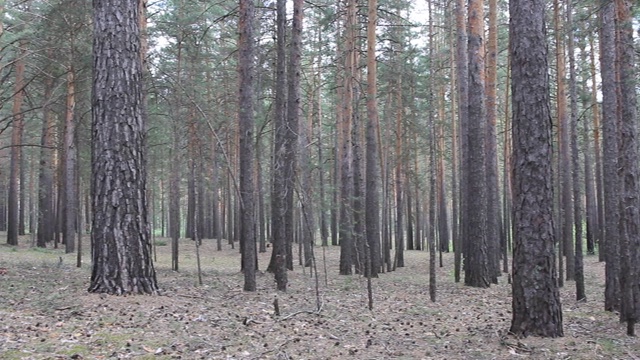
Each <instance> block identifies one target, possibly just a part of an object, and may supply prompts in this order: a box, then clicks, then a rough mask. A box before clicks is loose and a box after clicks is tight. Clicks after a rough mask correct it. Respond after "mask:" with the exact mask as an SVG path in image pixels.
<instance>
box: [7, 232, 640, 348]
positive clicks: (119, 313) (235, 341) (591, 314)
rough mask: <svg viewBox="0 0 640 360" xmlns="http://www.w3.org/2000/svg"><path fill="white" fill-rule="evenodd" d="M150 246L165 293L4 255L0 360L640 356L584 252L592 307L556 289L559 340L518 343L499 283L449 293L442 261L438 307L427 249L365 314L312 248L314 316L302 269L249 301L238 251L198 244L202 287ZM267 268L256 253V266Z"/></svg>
mask: <svg viewBox="0 0 640 360" xmlns="http://www.w3.org/2000/svg"><path fill="white" fill-rule="evenodd" d="M27 242H28V240H27V239H24V240H23V243H27ZM156 244H158V245H161V246H157V262H156V271H157V277H158V282H159V284H160V287H161V288H162V294H161V295H158V296H120V297H118V296H107V295H100V294H89V293H87V291H86V289H87V287H88V285H89V278H90V271H91V269H90V264H89V255H88V253H86V254H85V255H84V256H85V262H84V263H83V266H82V267H81V268H77V267H75V255H74V254H68V255H67V254H64V251H63V250H55V249H37V248H30V247H29V246H27V245H21V246H19V247H10V246H6V245H0V359H3V360H8V359H106V358H110V359H608V360H613V359H640V341H639V340H638V338H630V337H627V336H625V326H624V325H621V324H620V323H619V321H618V316H617V315H616V314H612V313H608V312H605V311H603V301H604V300H603V292H604V265H603V264H602V263H598V262H597V257H593V256H590V257H585V274H586V276H585V278H586V285H587V296H588V301H587V302H581V303H578V302H576V301H575V300H574V297H575V296H574V293H575V290H574V288H575V286H574V283H573V282H567V284H566V286H565V287H564V288H563V289H562V290H561V295H562V308H563V315H564V334H565V336H564V337H562V338H557V339H540V338H533V337H529V338H524V339H517V338H515V337H513V336H512V335H509V334H508V333H507V332H508V329H509V325H510V321H511V297H510V290H511V286H510V285H509V284H508V283H507V276H506V275H505V276H502V278H501V279H500V284H499V285H496V286H492V287H491V288H489V289H474V288H470V287H465V286H463V285H462V284H459V283H458V284H457V283H454V281H453V256H452V255H451V254H444V267H442V268H438V273H437V281H438V292H437V301H436V302H435V303H433V302H431V301H430V300H429V292H428V253H426V252H422V251H408V252H407V253H406V257H405V260H406V265H407V266H406V267H404V268H399V269H398V270H397V271H395V272H391V273H386V274H381V275H380V277H379V278H378V279H373V294H374V309H373V311H369V310H368V309H367V295H366V294H367V292H366V279H364V278H363V277H361V276H359V275H353V276H339V275H338V274H337V273H338V258H339V249H338V248H337V247H332V248H328V249H326V254H325V255H326V256H324V255H323V251H322V248H320V247H317V248H316V257H317V259H318V261H317V262H318V271H319V273H320V277H319V279H318V280H319V281H318V282H319V299H320V311H317V301H316V300H317V297H316V291H315V288H316V280H315V278H310V277H309V269H304V271H303V269H302V267H300V266H296V267H295V271H292V272H289V287H288V290H287V292H286V293H278V292H276V291H275V283H274V280H273V276H272V275H271V274H269V273H264V272H260V273H259V274H258V277H257V282H258V291H256V292H255V293H246V292H243V291H242V285H243V275H242V274H241V273H240V272H239V256H238V250H237V249H231V248H230V247H229V246H228V245H225V247H224V250H223V251H215V243H214V242H213V241H210V240H209V241H207V240H205V242H204V244H203V246H202V247H201V248H200V250H201V251H200V253H201V258H202V268H203V284H204V285H203V286H198V280H197V272H196V267H195V264H196V262H195V246H194V243H193V242H192V241H187V240H185V241H184V242H182V243H181V249H180V251H181V258H180V261H181V262H180V267H181V270H180V272H174V271H171V270H170V268H171V266H170V265H171V262H170V246H169V245H168V244H169V242H168V241H167V240H164V239H159V240H156ZM323 257H326V269H327V275H326V277H325V273H324V265H323ZM268 260H269V253H266V254H260V257H259V265H260V266H259V267H260V269H264V268H265V267H266V265H267V264H268ZM275 298H278V303H279V307H280V316H276V315H275V314H274V306H273V303H274V299H275Z"/></svg>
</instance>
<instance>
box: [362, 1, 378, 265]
mask: <svg viewBox="0 0 640 360" xmlns="http://www.w3.org/2000/svg"><path fill="white" fill-rule="evenodd" d="M368 4H369V8H368V9H369V10H368V17H367V124H366V155H365V156H366V160H365V161H366V164H365V177H366V178H365V182H366V184H365V186H366V188H365V228H366V237H367V240H366V241H367V244H368V248H369V253H368V254H367V256H369V258H370V262H369V263H370V264H371V266H370V267H369V269H368V272H367V274H366V275H367V276H369V277H378V273H379V272H380V267H381V264H380V260H381V259H380V191H379V183H380V181H379V179H378V177H379V174H380V164H379V163H378V161H379V158H378V134H377V131H378V127H379V119H378V99H377V97H378V86H377V80H378V65H377V63H376V56H375V51H376V24H377V19H378V9H377V7H378V5H377V4H378V1H377V0H368Z"/></svg>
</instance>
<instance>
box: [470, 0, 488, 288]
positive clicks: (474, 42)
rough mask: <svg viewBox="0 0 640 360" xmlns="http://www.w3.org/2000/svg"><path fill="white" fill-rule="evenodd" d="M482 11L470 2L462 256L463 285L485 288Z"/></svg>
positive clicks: (477, 3) (478, 4)
mask: <svg viewBox="0 0 640 360" xmlns="http://www.w3.org/2000/svg"><path fill="white" fill-rule="evenodd" d="M483 14H484V11H483V2H482V0H470V1H469V37H468V39H469V42H468V43H469V48H468V51H469V126H468V133H467V142H466V144H467V146H468V147H469V157H468V161H469V167H468V168H467V169H468V176H467V177H466V180H467V183H466V190H467V192H468V195H469V197H468V199H467V200H468V201H467V203H466V209H467V212H466V214H465V216H464V221H466V223H467V226H468V229H469V231H468V232H467V233H466V234H465V237H466V241H468V242H469V244H468V247H467V249H468V250H469V252H468V253H465V263H466V264H465V274H464V283H465V285H468V286H473V287H488V286H489V284H490V280H491V275H492V274H491V273H490V271H489V266H490V264H489V256H488V253H487V252H488V251H492V249H490V248H489V247H488V244H487V233H486V230H487V212H486V210H487V198H486V179H487V177H486V168H485V152H484V151H485V142H484V141H485V140H484V138H485V123H486V109H485V96H484V94H485V84H484V44H483V34H484V15H483Z"/></svg>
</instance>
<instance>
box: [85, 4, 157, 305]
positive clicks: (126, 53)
mask: <svg viewBox="0 0 640 360" xmlns="http://www.w3.org/2000/svg"><path fill="white" fill-rule="evenodd" d="M138 5H139V4H138V1H137V0H127V1H122V0H95V1H94V2H93V9H94V16H93V23H94V42H93V54H94V67H93V81H94V82H93V94H92V105H93V106H92V108H93V112H92V115H93V116H92V117H93V141H92V142H93V148H92V191H93V201H92V207H93V226H92V230H93V231H92V232H91V241H92V244H93V270H92V273H91V285H90V286H89V292H97V293H109V294H138V293H146V294H154V293H156V292H157V291H158V285H157V282H156V274H155V270H154V268H153V263H152V261H151V256H150V250H151V244H150V236H149V235H150V234H149V226H148V219H147V198H146V196H147V195H146V171H145V170H146V169H145V166H146V163H145V157H144V155H145V154H144V152H145V145H144V134H145V130H146V129H145V124H144V118H143V113H144V99H143V93H142V73H143V70H142V62H141V61H140V28H139V26H140V21H139V17H140V16H141V14H140V10H139V6H138Z"/></svg>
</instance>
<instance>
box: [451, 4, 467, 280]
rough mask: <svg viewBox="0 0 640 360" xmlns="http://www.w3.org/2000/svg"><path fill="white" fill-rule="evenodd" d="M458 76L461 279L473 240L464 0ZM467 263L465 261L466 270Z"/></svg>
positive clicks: (458, 264) (458, 255)
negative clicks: (469, 212) (469, 220)
mask: <svg viewBox="0 0 640 360" xmlns="http://www.w3.org/2000/svg"><path fill="white" fill-rule="evenodd" d="M455 12H456V29H457V36H456V37H457V40H456V74H457V76H456V79H457V80H458V81H457V89H456V92H457V95H458V123H459V129H460V134H459V137H460V138H459V140H458V141H457V146H459V147H460V150H461V151H460V165H461V166H460V178H459V180H458V182H459V184H460V192H461V193H460V202H459V212H458V214H459V220H458V222H459V224H460V226H459V229H460V233H459V235H458V244H459V246H458V247H457V249H456V254H455V259H454V261H455V265H454V266H455V270H454V272H455V273H456V274H458V276H456V279H457V280H458V281H459V279H460V276H459V273H460V267H461V265H462V264H461V263H462V260H461V258H462V255H463V253H464V252H466V251H468V245H469V242H468V241H467V236H468V233H469V227H468V226H467V225H468V224H467V220H466V218H465V216H466V213H467V198H468V195H467V194H468V189H467V188H466V185H467V177H468V175H467V174H468V165H469V149H468V148H467V133H468V123H469V61H468V59H469V53H468V51H467V50H468V45H469V44H468V40H467V12H466V4H465V1H464V0H456V8H455ZM466 267H467V263H466V262H465V264H464V269H466Z"/></svg>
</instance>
